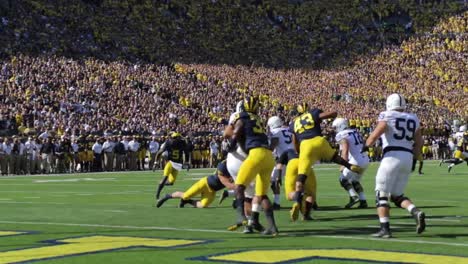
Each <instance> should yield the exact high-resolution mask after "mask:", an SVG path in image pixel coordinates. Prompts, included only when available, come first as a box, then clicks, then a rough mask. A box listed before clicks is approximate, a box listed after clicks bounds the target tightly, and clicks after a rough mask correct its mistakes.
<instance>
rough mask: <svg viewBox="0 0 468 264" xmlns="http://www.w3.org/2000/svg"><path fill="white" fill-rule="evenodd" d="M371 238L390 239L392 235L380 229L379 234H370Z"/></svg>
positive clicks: (388, 231) (386, 230)
mask: <svg viewBox="0 0 468 264" xmlns="http://www.w3.org/2000/svg"><path fill="white" fill-rule="evenodd" d="M371 236H372V237H379V238H391V237H392V233H390V230H388V229H386V228H382V229H380V230H379V232H377V233H375V234H372V235H371Z"/></svg>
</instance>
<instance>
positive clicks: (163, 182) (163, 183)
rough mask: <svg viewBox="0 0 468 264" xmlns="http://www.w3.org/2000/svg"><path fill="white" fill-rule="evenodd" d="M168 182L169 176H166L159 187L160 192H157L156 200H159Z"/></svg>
mask: <svg viewBox="0 0 468 264" xmlns="http://www.w3.org/2000/svg"><path fill="white" fill-rule="evenodd" d="M166 182H167V176H164V178H163V180H162V181H161V183H160V184H159V186H158V190H157V192H156V199H159V196H160V195H161V191H162V189H163V188H164V185H165V184H166Z"/></svg>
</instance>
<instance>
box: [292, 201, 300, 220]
mask: <svg viewBox="0 0 468 264" xmlns="http://www.w3.org/2000/svg"><path fill="white" fill-rule="evenodd" d="M300 210H301V206H300V205H299V204H298V203H294V204H293V206H292V208H291V210H290V211H289V215H290V217H291V221H293V222H295V221H297V218H298V217H299V212H300Z"/></svg>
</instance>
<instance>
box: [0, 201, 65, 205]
mask: <svg viewBox="0 0 468 264" xmlns="http://www.w3.org/2000/svg"><path fill="white" fill-rule="evenodd" d="M0 204H53V205H65V204H66V203H53V202H18V201H0Z"/></svg>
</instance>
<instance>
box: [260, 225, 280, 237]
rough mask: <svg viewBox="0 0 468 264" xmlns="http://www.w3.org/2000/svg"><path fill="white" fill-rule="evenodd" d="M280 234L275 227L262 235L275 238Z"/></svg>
mask: <svg viewBox="0 0 468 264" xmlns="http://www.w3.org/2000/svg"><path fill="white" fill-rule="evenodd" d="M278 233H279V231H278V228H276V226H273V227H270V228H268V229H267V230H265V231H263V232H262V235H265V236H273V237H275V236H277V235H278Z"/></svg>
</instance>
